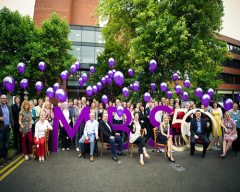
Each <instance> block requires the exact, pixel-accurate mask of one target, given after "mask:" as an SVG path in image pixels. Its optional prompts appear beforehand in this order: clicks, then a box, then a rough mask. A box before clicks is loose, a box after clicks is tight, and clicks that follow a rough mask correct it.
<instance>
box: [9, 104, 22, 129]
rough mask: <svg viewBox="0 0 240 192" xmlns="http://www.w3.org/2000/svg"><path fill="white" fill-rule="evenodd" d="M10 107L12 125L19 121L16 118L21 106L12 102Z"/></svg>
mask: <svg viewBox="0 0 240 192" xmlns="http://www.w3.org/2000/svg"><path fill="white" fill-rule="evenodd" d="M11 108H12V115H13V121H14V125H18V124H19V122H18V120H19V112H20V109H21V108H20V106H18V105H17V104H13V105H12V106H11Z"/></svg>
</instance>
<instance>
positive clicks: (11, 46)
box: [0, 8, 74, 97]
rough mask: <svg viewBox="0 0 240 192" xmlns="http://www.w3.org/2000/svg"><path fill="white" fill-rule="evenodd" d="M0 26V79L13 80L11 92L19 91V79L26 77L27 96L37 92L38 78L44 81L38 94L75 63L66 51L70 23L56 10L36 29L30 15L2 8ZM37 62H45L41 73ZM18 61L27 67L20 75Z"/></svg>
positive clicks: (67, 50)
mask: <svg viewBox="0 0 240 192" xmlns="http://www.w3.org/2000/svg"><path fill="white" fill-rule="evenodd" d="M0 26H1V27H0V28H1V29H0V53H1V54H0V64H1V74H0V79H1V81H2V80H3V78H4V77H5V76H8V75H10V76H12V77H13V78H14V79H15V81H16V82H17V86H16V88H15V92H14V94H16V93H18V91H19V90H20V88H19V82H20V81H21V79H23V78H26V79H28V80H29V88H28V89H27V91H28V92H29V93H30V97H35V96H36V94H37V93H36V91H35V83H36V82H37V81H43V82H44V84H45V88H44V90H43V91H42V92H41V95H44V94H45V90H46V89H47V87H50V86H53V84H54V83H55V82H57V81H59V77H60V73H61V71H63V70H65V69H68V68H69V67H70V65H71V64H72V63H73V62H74V58H73V56H71V55H70V54H69V50H70V49H71V42H70V41H69V40H68V34H69V26H68V24H67V22H66V21H65V20H62V19H61V18H60V17H59V16H58V15H57V14H56V13H53V14H52V15H50V17H49V18H48V19H46V20H45V21H44V22H43V23H42V26H41V27H40V28H37V27H35V24H34V22H33V21H32V20H31V18H30V17H28V16H21V15H20V14H19V12H17V11H15V12H12V11H10V10H9V9H7V8H3V9H1V10H0ZM40 61H44V62H45V63H46V64H47V69H46V71H45V72H44V73H42V72H40V70H39V69H38V63H39V62H40ZM19 62H23V63H25V64H26V66H27V68H26V72H25V73H24V74H23V75H20V74H19V73H18V72H17V64H18V63H19ZM2 90H3V88H2ZM3 91H4V90H3Z"/></svg>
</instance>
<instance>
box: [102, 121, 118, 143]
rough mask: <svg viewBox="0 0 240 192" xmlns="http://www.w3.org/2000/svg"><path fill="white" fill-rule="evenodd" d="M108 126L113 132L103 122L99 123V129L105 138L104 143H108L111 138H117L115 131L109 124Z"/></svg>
mask: <svg viewBox="0 0 240 192" xmlns="http://www.w3.org/2000/svg"><path fill="white" fill-rule="evenodd" d="M108 125H109V127H110V128H111V131H110V129H109V128H108V126H107V124H106V123H105V122H104V121H103V120H101V121H100V123H99V129H100V132H101V134H102V135H103V138H102V139H103V141H108V140H109V138H110V137H111V136H115V131H114V130H113V128H112V127H111V125H110V124H109V123H108Z"/></svg>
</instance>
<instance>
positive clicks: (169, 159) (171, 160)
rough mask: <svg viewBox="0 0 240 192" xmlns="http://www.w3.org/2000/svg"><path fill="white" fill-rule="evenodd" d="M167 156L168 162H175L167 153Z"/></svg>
mask: <svg viewBox="0 0 240 192" xmlns="http://www.w3.org/2000/svg"><path fill="white" fill-rule="evenodd" d="M167 158H168V161H170V162H172V163H175V160H174V159H173V158H172V157H169V156H168V155H167Z"/></svg>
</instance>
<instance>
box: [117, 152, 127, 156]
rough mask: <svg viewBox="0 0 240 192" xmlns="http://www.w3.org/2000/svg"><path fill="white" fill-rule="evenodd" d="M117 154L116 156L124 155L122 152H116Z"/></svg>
mask: <svg viewBox="0 0 240 192" xmlns="http://www.w3.org/2000/svg"><path fill="white" fill-rule="evenodd" d="M117 155H118V156H126V155H125V154H124V153H123V152H118V153H117Z"/></svg>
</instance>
